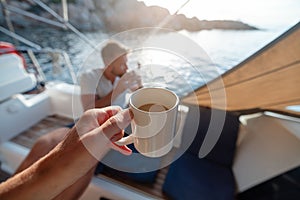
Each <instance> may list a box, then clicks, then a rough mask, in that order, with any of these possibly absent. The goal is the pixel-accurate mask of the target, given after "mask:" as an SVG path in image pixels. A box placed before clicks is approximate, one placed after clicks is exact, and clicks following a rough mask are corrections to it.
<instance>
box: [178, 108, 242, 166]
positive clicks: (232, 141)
mask: <svg viewBox="0 0 300 200" xmlns="http://www.w3.org/2000/svg"><path fill="white" fill-rule="evenodd" d="M192 110H194V112H195V110H196V109H192ZM199 111H200V119H199V125H198V130H197V135H196V136H195V138H194V140H193V142H192V144H191V145H190V147H189V148H188V150H187V152H189V153H191V154H194V155H195V156H198V154H199V150H200V147H201V145H202V143H203V140H204V138H205V136H206V134H207V131H208V127H209V124H210V123H211V120H216V122H217V123H222V122H223V121H224V120H223V117H224V115H225V122H224V126H223V129H222V132H221V136H220V138H219V140H218V141H217V143H216V145H215V146H214V147H213V149H212V150H211V151H210V153H208V155H207V156H206V157H205V158H206V159H208V160H211V161H213V162H216V163H219V164H222V165H226V166H229V167H230V166H231V165H232V163H233V158H234V152H235V147H236V140H237V134H238V130H239V120H238V116H237V115H234V114H233V113H230V112H225V111H222V110H216V109H214V110H213V112H214V118H213V119H211V113H212V109H208V108H202V107H199V110H198V112H199ZM192 112H193V111H192ZM191 114H192V113H191ZM191 117H194V115H193V114H192V115H188V116H187V120H186V121H187V124H186V126H196V125H197V124H195V119H192V118H191ZM191 121H192V122H193V123H194V124H188V123H191ZM219 121H220V122H219ZM212 128H214V127H212ZM183 131H184V135H188V134H190V133H187V131H185V130H183ZM195 131H196V130H195ZM210 131H211V132H210V134H214V132H213V131H214V130H212V129H211V130H210ZM183 140H184V137H183Z"/></svg>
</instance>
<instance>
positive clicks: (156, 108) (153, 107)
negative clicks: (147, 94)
mask: <svg viewBox="0 0 300 200" xmlns="http://www.w3.org/2000/svg"><path fill="white" fill-rule="evenodd" d="M138 109H140V110H143V111H145V112H163V111H166V110H168V108H167V107H166V106H164V105H161V104H154V103H148V104H144V105H142V106H140V107H138Z"/></svg>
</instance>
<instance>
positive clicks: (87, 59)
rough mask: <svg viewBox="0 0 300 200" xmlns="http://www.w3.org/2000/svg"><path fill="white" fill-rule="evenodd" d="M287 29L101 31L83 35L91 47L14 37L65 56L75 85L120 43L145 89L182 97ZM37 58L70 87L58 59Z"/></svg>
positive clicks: (74, 40)
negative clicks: (105, 49)
mask: <svg viewBox="0 0 300 200" xmlns="http://www.w3.org/2000/svg"><path fill="white" fill-rule="evenodd" d="M288 28H289V27H282V28H273V29H259V30H240V31H234V30H203V31H199V32H188V31H179V32H170V31H166V32H156V31H152V32H151V34H150V36H149V34H148V35H147V34H145V35H142V33H140V32H139V31H135V30H134V31H132V30H129V31H126V32H124V33H116V34H112V33H107V32H104V31H98V32H92V33H91V32H86V33H84V35H85V36H86V37H87V38H88V40H89V41H90V42H91V43H92V44H94V47H92V46H91V45H89V44H88V43H87V42H86V41H84V40H82V39H80V38H79V37H78V36H77V35H76V34H74V33H72V32H69V31H61V30H56V29H52V28H36V29H31V30H27V29H20V30H17V31H16V32H17V33H18V34H20V35H22V36H23V37H25V38H27V39H29V40H31V41H32V42H35V43H37V44H39V45H40V46H42V47H44V48H51V49H61V50H64V51H66V52H67V53H68V55H69V56H70V59H71V63H72V65H73V68H74V71H75V73H76V75H77V78H78V80H79V81H80V79H79V76H80V73H81V72H83V71H84V70H87V69H89V68H96V67H103V62H102V60H101V54H100V49H101V47H102V46H103V45H104V44H105V42H106V41H108V40H109V39H116V40H119V41H120V42H122V43H124V44H126V45H127V46H129V47H130V48H131V52H130V53H129V54H128V66H129V69H133V70H139V72H140V74H141V75H142V78H143V81H144V83H145V84H146V85H147V84H148V85H155V86H156V85H157V86H164V87H167V88H169V89H171V90H173V91H175V92H176V93H177V94H178V95H179V96H185V95H187V94H188V93H190V92H191V91H193V90H194V89H196V88H198V87H200V86H202V85H204V84H206V83H207V82H209V81H210V80H212V79H213V78H215V77H217V76H219V75H220V74H222V73H224V72H226V71H227V70H229V69H231V68H232V67H234V66H236V65H238V64H239V63H240V62H242V61H243V60H245V59H247V58H248V57H249V56H251V55H252V54H253V53H255V52H256V51H258V50H259V49H261V48H262V47H263V46H265V45H267V44H268V43H269V42H271V41H272V40H274V39H275V38H277V37H278V36H279V35H281V34H282V33H284V32H285V31H286V30H287V29H288ZM145 32H147V33H149V31H145ZM149 38H150V39H149ZM0 39H1V40H3V41H8V42H13V41H12V40H11V39H10V38H8V37H6V36H4V35H1V36H0ZM148 39H149V40H151V41H150V42H148ZM166 41H168V42H166ZM147 42H148V44H147ZM164 43H166V46H164ZM37 57H38V58H39V61H40V62H41V66H42V68H43V71H44V72H45V74H46V77H47V79H48V80H57V79H58V80H62V81H65V82H68V83H71V82H72V79H71V76H70V74H69V72H68V69H67V67H66V65H65V64H64V63H63V61H62V58H60V59H59V62H60V64H61V65H62V67H61V68H60V69H53V67H51V66H52V63H51V58H52V57H49V56H45V55H44V56H43V55H38V56H37Z"/></svg>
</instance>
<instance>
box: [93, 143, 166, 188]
mask: <svg viewBox="0 0 300 200" xmlns="http://www.w3.org/2000/svg"><path fill="white" fill-rule="evenodd" d="M127 146H128V147H129V148H130V149H131V150H132V152H133V153H135V154H136V155H131V156H125V155H123V154H121V153H119V152H117V151H115V150H111V151H110V152H108V154H107V155H106V156H105V157H104V158H103V159H102V161H103V162H99V163H98V166H97V168H96V172H95V173H96V174H97V173H106V174H111V175H113V176H117V177H120V178H124V179H129V180H132V181H137V182H140V183H154V181H155V178H156V175H157V173H158V170H154V171H149V169H148V168H147V167H146V166H149V167H150V169H151V168H152V167H153V168H155V169H158V168H159V166H160V162H161V159H160V158H147V157H144V156H142V155H141V154H139V153H138V152H137V150H136V149H135V147H134V145H133V144H130V145H127ZM137 154H138V155H137ZM104 163H105V164H104ZM107 164H108V165H107ZM109 164H110V165H112V166H109ZM114 167H115V168H114ZM137 167H138V168H139V170H137V172H125V171H123V170H126V169H127V170H130V171H131V170H133V171H135V170H134V169H135V168H137ZM143 170H145V171H143Z"/></svg>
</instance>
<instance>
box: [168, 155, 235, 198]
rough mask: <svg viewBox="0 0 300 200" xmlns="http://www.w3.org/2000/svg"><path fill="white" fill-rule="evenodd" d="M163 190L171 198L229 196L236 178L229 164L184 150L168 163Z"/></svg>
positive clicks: (232, 191)
mask: <svg viewBox="0 0 300 200" xmlns="http://www.w3.org/2000/svg"><path fill="white" fill-rule="evenodd" d="M163 192H164V193H165V194H166V195H167V196H168V197H170V198H171V199H174V200H176V199H180V200H183V199H188V200H190V199H197V200H198V199H203V200H229V199H234V194H235V182H234V177H233V173H232V171H231V169H230V168H228V167H225V166H223V165H219V164H216V163H214V162H211V161H209V160H206V159H199V158H198V157H196V156H194V155H192V154H190V153H185V154H183V155H182V156H181V157H180V158H179V159H178V160H176V161H175V162H174V163H173V164H172V165H171V166H170V168H169V172H168V174H167V177H166V180H165V183H164V185H163Z"/></svg>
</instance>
